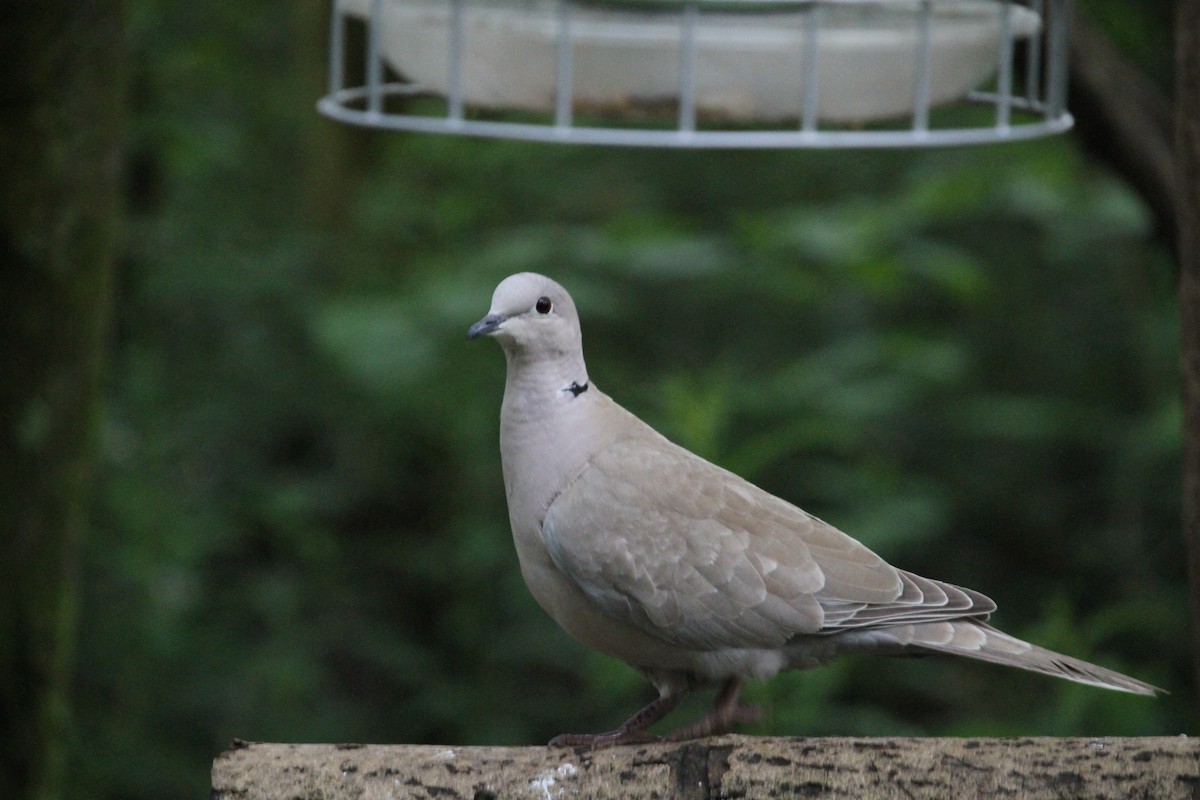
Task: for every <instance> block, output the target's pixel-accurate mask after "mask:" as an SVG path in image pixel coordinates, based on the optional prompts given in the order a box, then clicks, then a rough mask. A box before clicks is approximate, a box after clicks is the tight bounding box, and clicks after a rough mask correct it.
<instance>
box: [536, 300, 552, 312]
mask: <svg viewBox="0 0 1200 800" xmlns="http://www.w3.org/2000/svg"><path fill="white" fill-rule="evenodd" d="M553 307H554V304H553V303H551V302H550V298H549V297H539V298H538V301H537V303H535V304H534V306H533V308H534V310H535V311H537V312H538V313H539V314H549V313H550V309H551V308H553Z"/></svg>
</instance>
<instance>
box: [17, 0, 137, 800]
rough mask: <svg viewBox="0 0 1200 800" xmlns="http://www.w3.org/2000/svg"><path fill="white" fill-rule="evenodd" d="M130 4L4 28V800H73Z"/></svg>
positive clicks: (37, 3)
mask: <svg viewBox="0 0 1200 800" xmlns="http://www.w3.org/2000/svg"><path fill="white" fill-rule="evenodd" d="M123 23H124V14H123V6H122V3H121V2H120V0H88V2H80V1H79V0H14V2H10V3H8V4H7V6H6V7H5V13H4V18H3V21H2V22H0V52H3V53H4V58H5V67H4V74H5V78H4V80H3V81H2V82H0V107H2V108H3V113H2V114H0V797H4V798H14V800H24V799H25V798H37V800H44V799H47V800H48V799H49V798H55V797H58V796H60V795H61V794H62V786H63V784H62V781H63V775H64V769H65V765H66V741H67V734H68V732H69V725H70V714H69V707H70V702H69V683H70V680H69V677H70V673H71V662H72V643H73V641H74V638H75V637H74V633H75V631H74V625H75V608H74V606H75V598H76V593H75V583H76V561H77V558H78V552H79V546H80V538H81V536H82V532H83V530H84V527H85V517H86V510H87V507H88V497H89V493H90V492H89V490H90V487H91V484H92V482H93V478H94V470H93V463H94V460H95V449H96V448H95V443H96V438H97V437H96V428H97V419H98V416H99V415H98V407H99V400H100V392H101V375H102V368H103V364H104V355H105V352H106V350H107V347H106V331H107V329H108V321H109V315H110V313H109V312H110V308H111V303H112V300H111V295H112V283H113V280H112V278H113V271H114V266H113V262H114V252H115V249H116V243H117V220H118V216H119V206H120V202H119V197H120V172H121V170H120V151H121V147H120V139H121V132H122V115H123V105H124V91H123V82H124V66H123V63H124V60H125V56H124V49H125V48H124V33H123Z"/></svg>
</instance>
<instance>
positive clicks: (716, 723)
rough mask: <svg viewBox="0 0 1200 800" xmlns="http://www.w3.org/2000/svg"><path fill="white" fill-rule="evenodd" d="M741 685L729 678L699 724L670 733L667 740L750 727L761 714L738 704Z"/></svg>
mask: <svg viewBox="0 0 1200 800" xmlns="http://www.w3.org/2000/svg"><path fill="white" fill-rule="evenodd" d="M742 686H743V683H742V681H741V680H739V679H737V678H730V679H729V680H727V681H725V683H724V684H723V685H722V686H721V691H720V692H718V693H717V697H716V700H714V701H713V707H712V711H709V712H708V714H706V715H705V716H704V718H703V719H701V720H700V721H699V722H694V723H692V724H691V725H685V726H684V727H682V728H678V729H676V730H673V731H671V732H670V733H669V734H667V739H669V740H670V741H672V742H682V741H686V740H688V739H699V738H702V737H704V736H714V735H716V734H719V733H728V732H729V731H731V730H733V729H734V728H735V727H737V726H738V725H750V724H753V723H755V722H758V721H759V720H760V719H761V718H762V712H761V711H759V710H758V709H757V708H752V707H750V706H743V705H741V704H740V703H739V702H738V695H740V694H741V692H742Z"/></svg>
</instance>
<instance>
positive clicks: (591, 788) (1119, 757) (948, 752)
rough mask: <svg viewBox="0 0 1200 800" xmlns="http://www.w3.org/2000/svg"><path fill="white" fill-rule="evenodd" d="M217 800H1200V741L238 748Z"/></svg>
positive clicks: (217, 783) (220, 780) (226, 761)
mask: <svg viewBox="0 0 1200 800" xmlns="http://www.w3.org/2000/svg"><path fill="white" fill-rule="evenodd" d="M212 775H213V777H212V785H213V800H382V798H397V799H399V798H404V799H407V798H441V799H443V800H459V799H460V798H461V799H462V800H510V799H513V800H515V799H517V798H530V799H531V800H555V798H560V797H561V798H634V797H636V798H653V797H660V798H667V797H672V798H740V797H746V798H830V799H831V800H832V799H833V798H846V799H847V800H850V799H851V798H853V800H871V799H872V798H903V800H921V799H922V798H938V799H939V800H944V798H975V797H987V798H994V797H1019V798H1023V799H1024V800H1039V799H1040V798H1046V799H1047V800H1049V799H1050V798H1054V800H1058V799H1059V798H1063V797H1070V798H1078V799H1079V800H1088V799H1089V798H1097V799H1098V798H1111V799H1112V800H1137V799H1138V798H1146V799H1147V800H1149V799H1150V798H1153V799H1154V800H1175V799H1178V800H1200V739H1196V738H1188V737H1185V736H1180V737H1146V738H1107V739H1057V738H1024V739H886V738H878V739H874V738H872V739H859V738H802V737H797V738H759V737H750V736H722V737H715V738H711V739H703V740H699V741H694V742H682V743H672V744H653V745H639V746H632V747H619V748H614V749H610V750H599V751H589V750H585V749H552V748H548V747H448V746H447V747H443V746H430V745H352V744H343V745H331V744H299V745H289V744H253V743H243V742H239V743H236V744H235V745H234V747H232V748H231V749H230V750H228V751H226V752H225V753H222V754H221V755H220V756H219V757H218V758H217V759H216V761H215V762H214V764H213V773H212Z"/></svg>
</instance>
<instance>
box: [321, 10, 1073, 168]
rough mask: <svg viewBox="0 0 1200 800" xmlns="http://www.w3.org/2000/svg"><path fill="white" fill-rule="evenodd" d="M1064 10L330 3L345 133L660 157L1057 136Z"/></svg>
mask: <svg viewBox="0 0 1200 800" xmlns="http://www.w3.org/2000/svg"><path fill="white" fill-rule="evenodd" d="M1069 3H1070V0H334V3H333V10H332V17H331V30H330V48H329V92H328V94H327V95H326V96H325V97H323V98H322V99H321V100H320V101H319V103H318V108H319V109H320V111H321V112H322V113H324V114H325V115H327V116H329V117H332V118H333V119H336V120H340V121H342V122H347V123H351V124H354V125H362V126H367V127H374V128H384V129H392V130H404V131H420V132H427V133H443V134H462V135H473V136H486V137H499V138H510V139H524V140H533V141H544V142H570V143H580V144H603V145H636V146H657V147H726V148H732V147H745V148H765V147H771V148H818V147H819V148H837V147H847V148H848V147H917V146H939V145H964V144H985V143H992V142H1003V141H1013V140H1019V139H1028V138H1033V137H1037V136H1043V135H1048V134H1053V133H1059V132H1062V131H1065V130H1067V129H1069V128H1070V127H1071V125H1072V124H1073V120H1072V117H1071V115H1070V113H1069V112H1068V111H1067V108H1066V95H1067V23H1068V19H1069Z"/></svg>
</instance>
